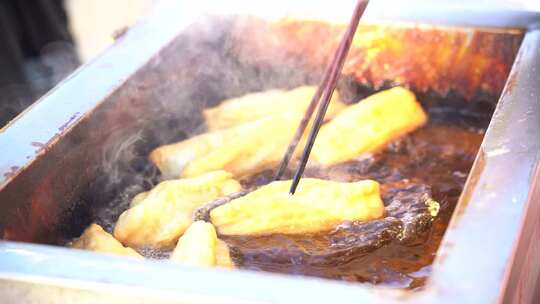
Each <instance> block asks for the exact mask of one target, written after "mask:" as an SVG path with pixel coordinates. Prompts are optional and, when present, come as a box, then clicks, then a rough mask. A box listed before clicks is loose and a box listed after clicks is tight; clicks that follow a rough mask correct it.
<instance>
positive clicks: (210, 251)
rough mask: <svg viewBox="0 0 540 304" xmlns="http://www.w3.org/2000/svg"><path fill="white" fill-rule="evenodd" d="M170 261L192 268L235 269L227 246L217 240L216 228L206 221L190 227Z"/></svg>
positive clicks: (195, 223) (179, 241)
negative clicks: (214, 267)
mask: <svg viewBox="0 0 540 304" xmlns="http://www.w3.org/2000/svg"><path fill="white" fill-rule="evenodd" d="M170 260H171V261H173V262H177V263H180V264H184V265H190V266H218V267H225V268H232V267H234V263H233V262H232V260H231V256H230V254H229V248H228V247H227V244H226V243H225V242H223V241H222V240H220V239H218V238H217V234H216V229H215V228H214V226H213V225H212V224H210V223H207V222H204V221H197V222H194V223H193V224H191V226H189V228H188V229H187V230H186V232H185V233H184V235H183V236H182V237H181V238H180V239H179V240H178V244H177V245H176V248H175V249H174V251H173V253H172V255H171V257H170Z"/></svg>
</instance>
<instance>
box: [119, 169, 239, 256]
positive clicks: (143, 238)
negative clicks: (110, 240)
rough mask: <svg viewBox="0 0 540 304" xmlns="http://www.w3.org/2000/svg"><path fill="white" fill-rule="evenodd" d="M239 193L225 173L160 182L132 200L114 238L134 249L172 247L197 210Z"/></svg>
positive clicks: (232, 180)
mask: <svg viewBox="0 0 540 304" xmlns="http://www.w3.org/2000/svg"><path fill="white" fill-rule="evenodd" d="M240 189H241V186H240V184H239V183H238V182H237V181H235V180H234V179H232V175H231V174H230V173H228V172H225V171H215V172H210V173H207V174H204V175H201V176H198V177H195V178H187V179H179V180H168V181H164V182H161V183H159V184H158V185H157V186H156V187H154V188H153V189H152V190H150V191H149V192H147V193H143V194H139V195H137V196H136V197H135V198H134V199H133V201H132V203H131V206H132V207H131V208H129V209H128V210H126V211H124V213H122V214H121V215H120V218H119V219H118V222H117V223H116V226H115V228H114V236H115V237H116V239H118V240H119V241H121V242H122V243H123V244H128V245H129V246H133V247H157V248H162V247H169V246H173V245H174V244H175V243H176V241H177V240H178V238H179V237H180V236H181V235H182V234H183V233H184V231H185V230H186V229H187V228H188V227H189V226H190V225H191V223H192V213H193V211H194V210H195V209H196V208H198V207H200V206H202V205H203V204H205V203H207V202H209V201H212V200H214V199H216V198H218V197H221V196H224V195H227V194H230V193H234V192H237V191H239V190H240Z"/></svg>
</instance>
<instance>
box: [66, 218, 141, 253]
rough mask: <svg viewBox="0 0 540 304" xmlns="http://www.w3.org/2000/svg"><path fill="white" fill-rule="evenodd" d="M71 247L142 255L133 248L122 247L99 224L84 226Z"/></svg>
mask: <svg viewBox="0 0 540 304" xmlns="http://www.w3.org/2000/svg"><path fill="white" fill-rule="evenodd" d="M71 247H73V248H77V249H85V250H90V251H95V252H102V253H111V254H116V255H125V256H131V257H136V258H142V256H141V255H140V254H138V253H137V252H136V251H135V250H133V249H131V248H129V247H124V246H123V245H122V244H121V243H120V242H119V241H117V240H116V239H115V238H114V237H113V236H112V235H110V234H109V233H107V232H106V231H105V230H103V228H101V226H99V225H97V224H91V225H90V226H89V227H88V228H86V230H84V233H83V234H82V235H81V237H79V238H78V239H77V240H76V241H74V242H73V244H71Z"/></svg>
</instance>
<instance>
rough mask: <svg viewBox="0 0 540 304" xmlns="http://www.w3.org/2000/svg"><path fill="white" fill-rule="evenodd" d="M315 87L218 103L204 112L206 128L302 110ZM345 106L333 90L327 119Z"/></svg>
mask: <svg viewBox="0 0 540 304" xmlns="http://www.w3.org/2000/svg"><path fill="white" fill-rule="evenodd" d="M315 91H317V87H314V86H302V87H298V88H295V89H293V90H290V91H283V90H269V91H265V92H257V93H251V94H247V95H244V96H241V97H238V98H232V99H228V100H225V101H223V102H222V103H221V104H220V105H218V106H216V107H214V108H210V109H206V110H204V111H203V116H204V120H205V122H206V125H207V126H208V129H209V130H219V129H225V128H230V127H234V126H237V125H239V124H242V123H246V122H250V121H254V120H257V119H260V118H264V117H268V116H271V115H276V114H282V113H286V112H296V113H304V112H305V111H306V109H307V107H308V105H309V103H310V101H311V98H312V97H313V95H315ZM345 107H346V105H345V104H344V103H342V102H341V101H340V99H339V94H338V92H337V91H336V92H334V94H333V96H332V102H331V103H330V106H329V108H328V112H327V115H326V116H327V118H331V117H333V116H335V115H336V114H337V113H338V112H339V111H341V110H342V109H344V108H345Z"/></svg>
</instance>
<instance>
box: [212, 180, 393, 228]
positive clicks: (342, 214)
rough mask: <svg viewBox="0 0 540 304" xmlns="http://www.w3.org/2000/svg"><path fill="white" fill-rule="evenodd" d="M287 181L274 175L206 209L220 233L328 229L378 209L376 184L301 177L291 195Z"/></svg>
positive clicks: (377, 215)
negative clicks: (253, 187)
mask: <svg viewBox="0 0 540 304" xmlns="http://www.w3.org/2000/svg"><path fill="white" fill-rule="evenodd" d="M290 186H291V181H290V180H289V181H275V182H272V183H270V184H268V185H266V186H263V187H261V188H259V189H257V190H255V191H253V192H251V193H249V194H247V195H246V196H243V197H240V198H237V199H235V200H232V201H231V202H229V203H227V204H225V205H222V206H219V207H217V208H215V209H214V210H212V211H211V212H210V220H211V222H212V223H213V224H214V225H215V226H216V228H217V229H218V231H219V233H220V234H223V235H267V234H272V233H284V234H302V233H313V232H318V231H324V230H328V229H331V228H332V227H334V226H336V225H338V224H339V223H342V222H343V221H356V220H358V221H369V220H373V219H377V218H380V217H382V216H383V215H384V205H383V202H382V200H381V195H380V193H379V184H378V183H377V182H375V181H372V180H364V181H359V182H353V183H341V182H334V181H328V180H321V179H314V178H303V179H302V181H301V182H300V185H299V187H298V189H297V191H296V193H295V194H294V195H290V194H289V188H290Z"/></svg>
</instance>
